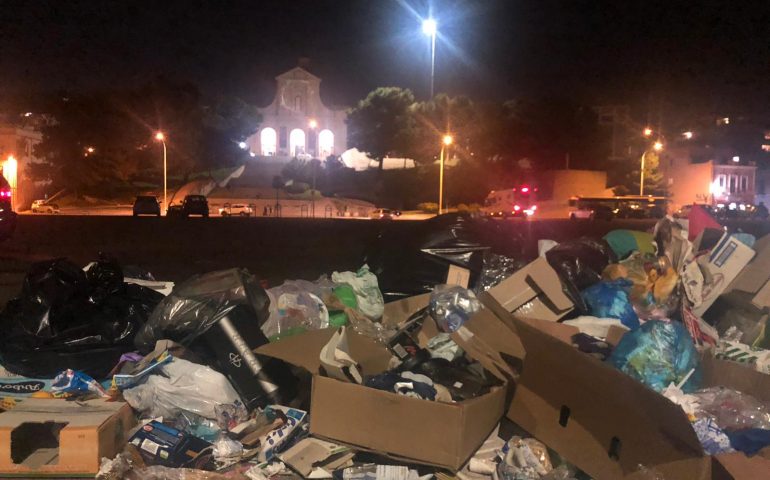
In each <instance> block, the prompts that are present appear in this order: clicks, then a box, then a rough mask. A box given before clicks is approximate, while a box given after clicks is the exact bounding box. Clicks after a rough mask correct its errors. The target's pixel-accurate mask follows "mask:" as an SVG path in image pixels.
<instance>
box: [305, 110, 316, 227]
mask: <svg viewBox="0 0 770 480" xmlns="http://www.w3.org/2000/svg"><path fill="white" fill-rule="evenodd" d="M307 126H308V127H310V130H312V131H311V132H310V135H312V136H313V145H314V148H315V151H314V152H313V159H311V160H310V161H311V162H312V164H313V189H312V190H311V191H310V212H311V214H312V215H313V218H315V176H316V162H315V161H314V159H315V157H316V156H317V155H316V152H317V151H318V138H316V136H315V129H316V127H318V122H316V121H315V119H314V118H311V119H310V121H309V122H307Z"/></svg>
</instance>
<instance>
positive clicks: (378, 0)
mask: <svg viewBox="0 0 770 480" xmlns="http://www.w3.org/2000/svg"><path fill="white" fill-rule="evenodd" d="M430 5H432V10H433V13H434V17H436V19H437V21H438V23H439V30H440V37H439V39H438V42H437V53H436V90H437V91H447V92H449V93H452V94H467V95H469V96H471V97H472V98H475V99H478V100H499V99H506V98H513V97H517V96H527V95H562V96H569V97H572V98H574V99H576V100H578V101H582V102H586V103H589V104H598V103H609V102H614V103H628V104H632V105H640V104H646V103H649V102H652V101H654V102H666V103H667V104H673V105H676V106H678V107H679V108H681V109H684V110H687V109H691V110H693V111H717V110H720V109H730V110H731V111H736V110H745V109H757V108H761V109H765V108H766V107H767V106H768V105H770V2H767V1H749V0H746V1H741V2H727V1H724V2H714V1H697V2H696V1H688V2H672V1H655V0H648V1H632V0H613V1H581V0H569V1H566V0H565V1H556V0H528V1H514V0H499V1H493V0H437V1H433V2H431V3H429V2H426V1H412V0H403V1H396V0H310V1H305V2H302V1H288V0H283V1H271V0H251V1H239V0H210V1H193V0H189V1H176V0H164V1H152V2H150V1H114V0H98V1H97V0H92V1H79V0H52V1H45V0H34V1H32V0H2V1H1V2H0V7H2V8H0V94H2V95H4V96H5V97H6V99H7V98H9V97H10V98H14V96H18V97H19V98H20V97H21V95H20V94H29V93H36V92H44V91H51V90H55V89H66V90H86V89H89V88H103V87H113V86H121V85H136V84H140V83H142V82H144V81H146V80H148V79H150V78H152V77H153V76H156V75H166V76H170V77H174V78H179V79H185V80H190V81H193V82H194V83H196V84H198V85H199V86H200V87H201V88H202V89H203V91H204V92H206V93H209V94H217V93H228V94H234V95H237V96H240V97H243V98H244V99H246V100H249V101H253V102H257V103H260V104H264V103H267V102H268V101H269V100H270V97H271V95H272V93H273V85H274V83H273V78H274V77H275V76H276V75H277V74H279V73H281V72H283V71H285V70H287V69H288V68H291V67H293V66H295V65H296V62H297V58H298V57H300V56H307V57H310V59H311V68H310V70H311V71H312V72H313V73H316V74H317V75H319V76H320V77H322V78H323V79H324V83H323V84H322V95H323V96H324V98H325V99H326V100H327V102H328V103H332V104H342V105H352V104H353V103H354V102H355V101H356V100H358V99H359V98H361V97H362V96H364V95H365V94H366V92H368V91H369V90H371V89H373V88H375V87H377V86H383V85H397V86H403V87H409V88H411V89H413V90H414V91H415V93H416V95H417V96H418V98H424V97H425V96H427V93H428V85H429V69H430V66H429V41H428V39H427V37H425V36H424V35H423V34H422V32H421V29H420V17H424V16H427V14H428V10H429V8H431V7H430Z"/></svg>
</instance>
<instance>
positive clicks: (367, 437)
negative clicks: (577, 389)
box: [257, 329, 506, 470]
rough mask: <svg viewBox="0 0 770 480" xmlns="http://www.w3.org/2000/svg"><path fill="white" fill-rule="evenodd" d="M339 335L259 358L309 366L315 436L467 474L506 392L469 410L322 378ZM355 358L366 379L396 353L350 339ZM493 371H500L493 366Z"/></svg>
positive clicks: (266, 351) (499, 390) (278, 347)
mask: <svg viewBox="0 0 770 480" xmlns="http://www.w3.org/2000/svg"><path fill="white" fill-rule="evenodd" d="M333 333H334V330H330V329H326V330H318V331H312V332H307V333H305V334H302V335H297V336H294V337H289V338H286V339H284V340H281V341H280V342H277V343H272V344H269V345H265V346H264V347H260V348H259V349H258V350H257V352H258V353H260V354H262V355H269V356H273V357H276V358H280V359H282V360H285V361H287V362H289V363H292V364H294V365H297V366H301V367H303V368H305V369H307V370H308V371H310V372H311V373H313V374H314V376H313V391H312V396H311V405H310V432H311V433H312V434H313V435H314V436H317V437H321V438H325V439H329V440H332V441H336V442H341V443H344V444H349V445H353V446H355V447H357V448H359V449H364V450H369V451H375V452H379V453H383V454H387V455H390V456H393V457H397V458H403V459H406V460H408V461H411V462H416V463H423V464H429V465H435V466H439V467H443V468H447V469H450V470H457V469H458V468H460V467H461V466H462V465H463V464H464V463H465V462H466V461H467V460H468V459H469V458H470V457H471V456H472V455H473V453H474V452H475V451H476V449H477V448H478V446H479V445H481V444H482V443H483V442H484V440H485V439H486V438H487V436H488V435H489V432H491V431H492V429H493V428H494V427H495V425H497V423H498V422H499V421H500V418H502V415H503V413H504V411H505V399H506V386H505V385H503V386H499V387H493V388H492V389H491V391H490V392H489V393H487V394H486V395H483V396H480V397H477V398H475V399H473V400H470V401H466V402H461V403H454V404H448V403H440V402H431V401H426V400H420V399H416V398H411V397H405V396H402V395H397V394H395V393H391V392H385V391H381V390H376V389H373V388H368V387H365V386H362V385H358V384H354V383H346V382H342V381H339V380H335V379H333V378H328V377H323V376H320V375H318V367H319V365H318V364H319V359H318V353H319V352H320V351H321V348H322V347H323V345H325V344H326V342H328V341H329V339H330V338H331V336H332V334H333ZM348 343H349V347H350V352H351V356H352V357H353V358H355V359H356V360H357V361H358V362H359V364H360V365H361V369H362V371H363V373H364V374H365V375H372V374H376V373H380V372H383V371H385V370H387V368H388V362H389V360H390V358H391V355H390V353H389V352H388V351H387V349H385V348H384V347H383V346H382V345H380V344H378V343H376V342H375V341H374V340H372V339H370V338H368V337H364V336H360V335H356V334H354V333H352V332H349V334H348ZM479 361H480V362H481V363H482V364H484V366H485V367H487V365H489V368H488V369H492V370H494V371H498V368H497V366H495V365H490V364H488V363H487V360H486V359H479Z"/></svg>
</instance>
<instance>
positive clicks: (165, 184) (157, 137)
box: [155, 132, 168, 215]
mask: <svg viewBox="0 0 770 480" xmlns="http://www.w3.org/2000/svg"><path fill="white" fill-rule="evenodd" d="M155 140H157V141H159V142H160V143H162V144H163V206H164V207H165V208H166V215H168V177H167V172H168V169H167V164H166V135H164V134H163V132H157V133H156V134H155Z"/></svg>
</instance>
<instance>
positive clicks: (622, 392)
mask: <svg viewBox="0 0 770 480" xmlns="http://www.w3.org/2000/svg"><path fill="white" fill-rule="evenodd" d="M498 315H505V313H504V312H500V311H498ZM506 323H507V324H509V325H510V324H513V326H514V328H515V329H516V331H517V332H518V335H519V336H520V338H521V341H522V343H523V345H524V349H525V350H526V352H527V354H526V357H525V359H524V368H523V372H522V374H521V376H520V378H519V380H518V382H517V385H516V392H515V395H514V397H513V401H512V402H511V405H510V408H509V410H508V413H507V416H508V418H510V419H511V420H513V421H514V422H515V423H517V424H518V425H520V426H521V427H522V428H524V429H525V430H527V431H528V432H529V433H531V434H532V435H533V436H534V437H536V438H538V439H539V440H541V441H542V442H544V443H545V444H546V445H548V446H549V447H551V448H553V449H554V450H556V451H557V452H558V453H559V454H560V455H562V456H563V457H564V458H566V459H567V460H568V461H569V462H571V463H573V464H575V465H576V466H578V467H579V468H580V469H582V470H584V471H585V472H586V473H588V474H589V475H591V476H592V477H593V478H595V479H597V480H605V479H608V480H609V479H613V480H614V479H623V478H634V475H635V472H636V471H637V470H638V468H639V465H645V466H647V467H654V468H655V469H656V470H658V471H659V472H660V473H662V474H663V476H664V478H666V479H669V478H670V479H680V478H681V479H693V480H698V479H723V478H725V479H730V478H735V479H759V478H770V460H768V458H770V454H768V453H767V452H764V453H762V452H761V453H760V455H757V456H755V457H752V458H747V457H746V456H745V455H743V454H741V453H738V454H729V455H717V456H715V457H710V456H708V455H706V454H705V453H704V452H703V449H702V447H701V445H700V442H699V441H698V438H697V436H696V435H695V432H694V430H693V429H692V426H691V424H690V422H689V420H688V419H687V416H686V415H685V413H684V411H683V410H682V409H681V408H680V407H679V406H678V405H676V404H674V403H673V402H671V401H669V400H668V399H666V398H665V397H664V396H662V395H660V394H658V393H657V392H655V391H653V390H652V389H650V388H648V387H646V386H645V385H643V384H641V383H639V382H637V381H636V380H634V379H632V378H631V377H629V376H627V375H625V374H624V373H622V372H620V371H618V370H616V369H614V368H612V367H611V366H609V365H607V364H606V363H603V362H601V361H599V360H597V359H595V358H593V357H592V356H590V355H586V354H584V353H581V352H579V351H578V350H577V349H575V348H574V347H573V346H572V345H571V344H570V343H569V338H570V337H571V335H572V334H574V333H575V332H576V330H575V329H574V328H573V327H569V326H566V325H561V324H554V323H551V322H544V321H538V320H531V319H521V318H514V317H513V316H508V319H507V320H506ZM702 365H703V368H704V386H716V385H723V386H727V387H732V388H735V389H737V390H740V391H742V392H745V393H748V394H751V395H753V396H755V397H757V398H760V399H763V400H765V401H768V400H770V377H768V376H767V375H763V374H760V373H758V372H755V371H753V370H751V369H748V368H746V367H744V366H741V365H738V364H734V363H730V362H726V361H721V360H716V359H714V358H712V357H710V356H707V357H704V358H703V362H702Z"/></svg>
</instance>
